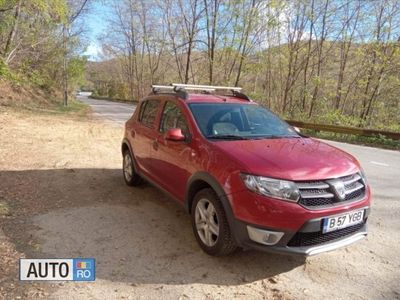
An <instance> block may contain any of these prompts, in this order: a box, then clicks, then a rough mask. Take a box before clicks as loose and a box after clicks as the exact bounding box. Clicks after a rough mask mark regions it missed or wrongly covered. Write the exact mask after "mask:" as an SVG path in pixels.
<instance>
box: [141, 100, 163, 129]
mask: <svg viewBox="0 0 400 300" xmlns="http://www.w3.org/2000/svg"><path fill="white" fill-rule="evenodd" d="M159 106H160V101H158V100H147V101H146V102H144V103H143V104H142V106H141V107H140V115H139V122H140V123H142V124H143V125H144V126H147V127H153V125H154V121H155V120H156V117H157V112H158V107H159Z"/></svg>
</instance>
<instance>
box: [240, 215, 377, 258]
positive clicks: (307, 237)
mask: <svg viewBox="0 0 400 300" xmlns="http://www.w3.org/2000/svg"><path fill="white" fill-rule="evenodd" d="M364 209H365V213H364V219H363V222H362V223H360V224H357V225H353V226H350V227H347V228H343V229H340V230H337V231H334V232H330V233H327V234H323V233H322V219H323V217H321V218H316V219H312V220H309V221H307V222H306V223H305V224H304V225H303V226H302V227H301V228H300V230H298V231H286V230H277V229H276V228H274V229H272V228H261V227H259V226H254V225H252V224H247V223H245V222H242V221H239V220H235V222H234V223H235V225H234V226H235V233H236V234H235V236H236V240H237V243H238V244H239V245H240V246H241V247H242V248H244V249H257V250H261V251H267V252H275V253H286V254H298V255H304V256H309V255H316V254H320V253H323V252H327V251H332V250H335V249H338V248H341V247H345V246H348V245H350V244H352V243H355V242H357V241H359V240H361V239H363V238H364V237H366V236H367V219H368V216H369V214H370V208H369V207H364ZM249 227H250V228H252V230H250V231H249ZM257 231H259V233H260V235H259V236H261V234H262V233H265V232H266V233H270V234H271V235H272V236H275V235H274V233H276V236H278V237H279V241H278V242H277V243H275V244H273V245H268V239H266V243H260V242H255V241H254V232H255V233H257ZM249 233H250V235H253V236H252V237H251V236H249ZM271 235H270V238H269V240H271V241H273V240H274V238H271Z"/></svg>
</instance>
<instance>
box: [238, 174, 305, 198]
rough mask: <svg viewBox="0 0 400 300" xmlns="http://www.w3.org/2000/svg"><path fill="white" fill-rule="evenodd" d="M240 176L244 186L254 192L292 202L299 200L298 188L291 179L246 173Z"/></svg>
mask: <svg viewBox="0 0 400 300" xmlns="http://www.w3.org/2000/svg"><path fill="white" fill-rule="evenodd" d="M240 176H241V177H242V180H243V182H244V184H245V185H246V187H247V188H248V189H249V190H251V191H253V192H255V193H258V194H261V195H265V196H269V197H272V198H277V199H281V200H286V201H292V202H297V201H298V200H299V197H300V192H299V189H298V188H297V185H296V184H295V183H294V182H292V181H286V180H279V179H273V178H268V177H263V176H254V175H248V174H240Z"/></svg>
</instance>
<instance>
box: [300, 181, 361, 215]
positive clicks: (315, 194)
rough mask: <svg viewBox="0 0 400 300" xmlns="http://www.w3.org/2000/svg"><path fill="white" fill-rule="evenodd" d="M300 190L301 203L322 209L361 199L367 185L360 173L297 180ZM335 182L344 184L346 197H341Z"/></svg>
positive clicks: (308, 206) (311, 207)
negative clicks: (330, 177) (332, 177)
mask: <svg viewBox="0 0 400 300" xmlns="http://www.w3.org/2000/svg"><path fill="white" fill-rule="evenodd" d="M296 184H297V186H298V188H299V190H300V200H299V203H300V204H301V205H303V206H305V207H307V208H310V209H321V208H326V207H329V206H334V205H336V204H340V203H343V202H347V201H356V200H361V199H362V198H363V197H364V196H365V185H364V181H363V179H362V177H361V176H360V174H358V173H355V174H353V175H349V176H345V177H340V178H337V179H329V180H322V181H306V182H296ZM335 184H342V185H343V187H344V192H345V197H344V199H340V198H339V196H338V192H337V190H336V188H335Z"/></svg>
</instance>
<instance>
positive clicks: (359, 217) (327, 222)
mask: <svg viewBox="0 0 400 300" xmlns="http://www.w3.org/2000/svg"><path fill="white" fill-rule="evenodd" d="M363 218H364V209H361V210H353V211H350V212H348V213H345V214H342V215H339V216H334V217H331V218H325V219H323V224H324V225H323V229H322V232H323V233H327V232H331V231H335V230H339V229H343V228H346V227H349V226H352V225H355V224H359V223H362V221H363Z"/></svg>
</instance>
